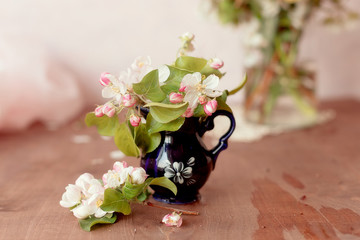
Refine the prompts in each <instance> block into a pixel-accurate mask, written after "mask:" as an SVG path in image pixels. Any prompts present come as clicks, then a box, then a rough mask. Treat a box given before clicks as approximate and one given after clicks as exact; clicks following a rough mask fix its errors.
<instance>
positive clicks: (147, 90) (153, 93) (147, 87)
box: [133, 70, 166, 102]
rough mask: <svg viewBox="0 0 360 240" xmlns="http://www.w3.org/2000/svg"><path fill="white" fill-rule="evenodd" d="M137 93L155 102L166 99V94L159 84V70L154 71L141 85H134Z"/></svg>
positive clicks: (147, 75)
mask: <svg viewBox="0 0 360 240" xmlns="http://www.w3.org/2000/svg"><path fill="white" fill-rule="evenodd" d="M133 89H134V91H135V93H137V94H139V95H143V96H145V97H146V98H148V99H150V100H151V101H153V102H161V101H163V100H164V99H165V98H166V94H165V93H164V92H163V91H162V90H161V88H160V84H159V74H158V70H153V71H151V72H149V73H148V74H146V76H145V77H144V78H143V79H142V80H141V82H139V83H135V84H133Z"/></svg>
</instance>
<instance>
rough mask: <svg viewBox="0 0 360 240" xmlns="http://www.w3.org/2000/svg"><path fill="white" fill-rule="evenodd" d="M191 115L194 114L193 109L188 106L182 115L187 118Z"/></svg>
mask: <svg viewBox="0 0 360 240" xmlns="http://www.w3.org/2000/svg"><path fill="white" fill-rule="evenodd" d="M192 115H194V109H192V108H188V109H186V111H185V112H184V114H183V115H182V117H186V118H189V117H192Z"/></svg>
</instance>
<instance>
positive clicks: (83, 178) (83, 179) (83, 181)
mask: <svg viewBox="0 0 360 240" xmlns="http://www.w3.org/2000/svg"><path fill="white" fill-rule="evenodd" d="M93 179H95V178H94V176H93V175H92V174H90V173H83V174H81V175H80V176H79V177H78V178H77V179H76V181H75V185H76V186H78V187H80V188H81V190H86V189H88V188H89V187H90V181H91V180H93Z"/></svg>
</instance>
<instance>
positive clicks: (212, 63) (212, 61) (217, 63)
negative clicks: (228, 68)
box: [210, 58, 224, 69]
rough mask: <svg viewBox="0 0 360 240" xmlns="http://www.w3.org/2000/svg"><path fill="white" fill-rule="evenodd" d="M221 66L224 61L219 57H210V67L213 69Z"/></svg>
mask: <svg viewBox="0 0 360 240" xmlns="http://www.w3.org/2000/svg"><path fill="white" fill-rule="evenodd" d="M223 66H224V62H223V60H221V59H220V58H212V59H210V67H212V68H213V69H220V68H222V67H223Z"/></svg>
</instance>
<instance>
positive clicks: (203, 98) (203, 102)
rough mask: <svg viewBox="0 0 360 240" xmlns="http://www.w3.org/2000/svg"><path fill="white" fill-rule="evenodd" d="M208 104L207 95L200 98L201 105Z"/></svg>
mask: <svg viewBox="0 0 360 240" xmlns="http://www.w3.org/2000/svg"><path fill="white" fill-rule="evenodd" d="M206 102H207V97H206V96H205V95H201V96H199V103H200V104H201V105H203V104H205V103H206Z"/></svg>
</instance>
